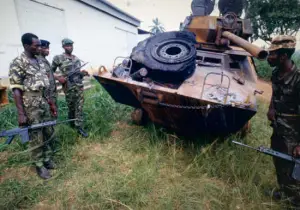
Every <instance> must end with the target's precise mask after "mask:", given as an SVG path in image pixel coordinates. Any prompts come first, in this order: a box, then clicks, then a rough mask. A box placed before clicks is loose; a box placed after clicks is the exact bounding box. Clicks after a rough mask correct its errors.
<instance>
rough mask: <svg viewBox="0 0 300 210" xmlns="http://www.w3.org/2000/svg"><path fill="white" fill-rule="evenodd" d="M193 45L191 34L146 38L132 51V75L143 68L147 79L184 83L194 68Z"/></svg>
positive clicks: (182, 32)
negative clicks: (147, 72) (146, 72)
mask: <svg viewBox="0 0 300 210" xmlns="http://www.w3.org/2000/svg"><path fill="white" fill-rule="evenodd" d="M195 44H196V39H195V34H193V33H192V32H188V31H172V32H165V33H160V34H157V35H155V36H152V37H149V38H147V39H145V40H144V41H141V42H139V43H138V45H137V46H136V47H134V48H133V50H132V53H131V55H130V58H131V59H132V60H133V71H135V70H138V69H139V68H140V67H141V66H144V67H146V68H147V69H148V70H149V77H151V75H153V76H154V77H156V78H160V80H161V81H164V80H166V81H168V82H177V81H178V80H180V81H182V80H185V79H186V78H188V77H190V76H191V74H192V73H193V72H194V70H195V67H196V54H197V51H196V47H195ZM135 67H136V68H135Z"/></svg>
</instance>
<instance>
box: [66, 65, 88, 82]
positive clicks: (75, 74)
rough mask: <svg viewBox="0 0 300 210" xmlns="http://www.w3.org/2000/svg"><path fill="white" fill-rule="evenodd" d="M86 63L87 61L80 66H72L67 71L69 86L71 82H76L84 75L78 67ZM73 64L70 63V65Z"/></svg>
mask: <svg viewBox="0 0 300 210" xmlns="http://www.w3.org/2000/svg"><path fill="white" fill-rule="evenodd" d="M86 64H88V62H86V63H84V64H82V65H81V66H78V67H76V68H72V70H71V71H70V72H68V75H67V76H68V83H70V84H69V86H71V85H72V84H74V83H76V82H78V80H79V79H80V80H81V79H82V78H83V77H84V75H83V73H82V72H81V71H80V69H81V68H82V67H84V66H85V65H86ZM73 66H74V64H73V65H72V67H73Z"/></svg>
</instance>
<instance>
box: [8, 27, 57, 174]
mask: <svg viewBox="0 0 300 210" xmlns="http://www.w3.org/2000/svg"><path fill="white" fill-rule="evenodd" d="M22 44H23V47H24V52H23V53H22V54H21V55H20V56H18V57H16V58H15V59H14V60H13V61H12V63H11V64H10V69H9V79H10V84H11V85H10V88H11V89H12V91H13V94H14V101H15V104H16V107H17V111H18V123H19V126H24V125H32V124H37V123H42V122H45V121H49V120H50V112H51V113H52V115H54V116H55V115H56V114H57V112H56V107H55V105H54V103H53V102H52V101H51V100H50V99H49V98H48V97H46V94H45V92H47V91H48V90H47V89H48V88H49V80H48V77H47V73H46V69H45V66H44V64H43V62H41V60H40V59H39V58H38V57H37V55H38V54H39V51H40V45H41V43H40V40H39V39H38V37H37V36H36V35H34V34H31V33H26V34H24V35H23V36H22ZM52 132H53V130H51V129H49V128H48V127H45V128H42V129H37V130H34V131H30V133H29V135H30V148H31V151H32V160H33V163H34V165H35V167H36V171H37V174H38V175H39V176H40V177H41V178H43V179H49V178H50V177H51V175H50V173H49V171H48V169H53V168H54V163H53V161H52V160H51V153H52V151H51V148H50V147H49V142H50V141H51V139H52V138H53V135H54V134H53V133H52Z"/></svg>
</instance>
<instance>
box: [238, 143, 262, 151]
mask: <svg viewBox="0 0 300 210" xmlns="http://www.w3.org/2000/svg"><path fill="white" fill-rule="evenodd" d="M232 142H233V143H235V144H238V145H240V146H244V147H248V148H250V149H254V150H256V151H259V149H257V148H255V147H251V146H249V145H246V144H243V143H241V142H238V141H232Z"/></svg>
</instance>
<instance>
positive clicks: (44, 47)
mask: <svg viewBox="0 0 300 210" xmlns="http://www.w3.org/2000/svg"><path fill="white" fill-rule="evenodd" d="M49 47H50V42H49V41H47V40H42V39H41V51H40V56H39V58H40V60H41V61H42V62H43V63H44V65H45V68H46V72H47V74H48V78H49V83H50V88H49V89H48V90H49V91H47V92H46V93H45V94H46V95H47V97H49V98H50V99H51V101H53V103H54V104H55V106H56V107H58V106H57V87H56V82H55V78H54V73H53V71H52V70H51V64H50V63H49V61H48V60H47V58H46V57H47V56H48V55H49ZM51 117H52V119H53V120H56V119H57V115H56V116H54V115H53V114H52V116H51ZM49 129H52V132H53V133H54V131H55V128H54V127H50V128H49ZM57 143H58V140H57V138H53V139H52V140H51V142H50V144H49V145H50V146H51V149H52V150H53V153H55V152H56V151H57V150H56V148H55V147H56V144H57Z"/></svg>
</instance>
